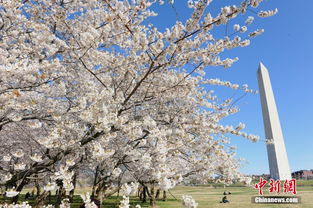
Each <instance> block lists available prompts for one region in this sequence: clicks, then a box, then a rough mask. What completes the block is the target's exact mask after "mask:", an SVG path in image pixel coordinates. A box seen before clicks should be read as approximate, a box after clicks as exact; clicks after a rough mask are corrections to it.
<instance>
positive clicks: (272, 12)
mask: <svg viewBox="0 0 313 208" xmlns="http://www.w3.org/2000/svg"><path fill="white" fill-rule="evenodd" d="M277 12H278V9H277V8H276V9H274V10H268V11H261V12H259V13H258V16H259V17H270V16H273V15H275V14H277Z"/></svg>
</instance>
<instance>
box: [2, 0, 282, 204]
mask: <svg viewBox="0 0 313 208" xmlns="http://www.w3.org/2000/svg"><path fill="white" fill-rule="evenodd" d="M162 3H163V1H156V0H132V1H128V0H124V1H118V0H110V1H109V0H101V1H98V0H97V1H96V0H88V1H86V0H73V1H66V0H54V1H48V0H38V1H28V0H23V1H7V0H4V1H2V3H1V6H0V43H1V45H0V60H1V62H0V101H1V102H0V142H1V152H0V156H1V158H2V159H1V162H0V173H1V184H2V185H4V186H6V188H7V190H11V192H10V193H11V195H12V196H18V193H19V192H20V191H21V190H22V189H23V188H24V186H25V185H26V184H28V183H31V179H32V178H36V180H40V183H41V184H42V185H43V187H44V189H43V190H44V191H43V196H46V195H47V193H48V192H49V191H52V190H55V189H56V188H57V187H58V188H59V190H63V191H67V192H69V191H71V190H73V188H74V185H73V183H72V182H73V178H74V177H75V174H76V173H79V171H82V170H83V169H86V168H87V169H89V170H92V171H95V176H94V177H95V183H94V190H93V193H92V195H96V197H97V198H98V199H101V200H102V199H103V197H104V196H105V192H107V193H108V192H110V191H112V190H113V189H115V188H116V187H118V189H120V188H121V189H126V190H127V186H132V187H133V188H134V187H137V185H136V186H135V185H134V184H135V183H139V184H140V185H141V186H142V187H145V188H146V190H147V194H148V195H149V197H150V204H151V206H154V205H155V188H156V187H158V188H161V189H162V190H168V189H170V188H173V187H174V186H175V185H176V184H178V183H180V182H182V181H185V182H188V181H191V180H196V181H198V182H206V181H207V180H208V179H210V178H212V177H213V176H214V175H219V176H220V180H221V181H223V182H225V183H230V182H231V181H233V180H238V179H245V178H244V177H243V175H242V174H240V173H239V171H238V169H239V167H240V162H239V161H238V160H237V159H236V158H235V153H234V151H233V149H232V148H229V146H228V143H229V139H228V138H227V134H233V135H238V136H242V137H245V138H247V139H249V140H251V141H257V140H258V137H257V136H255V135H252V134H247V133H245V132H243V131H242V129H244V124H242V123H239V124H238V125H237V126H235V127H233V126H231V125H227V126H223V125H221V123H220V121H221V120H222V119H223V118H224V117H227V116H230V115H232V114H235V113H237V112H238V111H239V109H238V107H236V106H235V105H234V101H233V99H231V98H229V99H226V100H219V99H218V98H217V95H215V93H214V92H213V91H212V90H210V87H211V86H212V85H218V86H224V87H228V88H232V89H234V90H241V91H242V92H243V93H252V92H253V90H251V89H249V88H248V86H247V85H242V86H240V85H238V84H234V83H231V82H229V81H222V80H220V79H217V78H207V76H206V68H207V67H209V66H223V67H225V68H228V67H230V66H231V65H232V64H233V63H234V62H236V61H237V60H238V58H237V57H234V58H226V59H222V58H221V54H222V53H223V51H224V50H227V49H232V48H236V47H245V46H248V45H249V44H250V40H251V38H253V37H255V36H257V35H259V34H261V33H263V32H264V30H263V29H259V30H256V31H251V32H250V33H248V27H249V25H250V24H252V22H253V19H254V17H253V16H248V17H247V20H246V21H245V22H244V23H241V25H240V24H239V22H236V24H234V27H233V29H234V31H233V33H231V34H227V36H226V37H215V36H213V33H212V32H211V31H212V30H213V28H214V27H221V26H222V25H226V24H227V25H228V23H230V21H234V20H233V19H234V18H236V17H237V16H239V15H245V14H246V11H247V10H248V9H254V8H256V7H258V5H259V3H261V0H244V1H243V2H242V3H241V4H240V5H237V6H235V5H233V6H225V7H223V8H222V9H221V12H220V13H219V14H218V15H217V16H212V15H211V14H210V13H209V12H206V10H205V9H206V8H207V6H208V5H209V3H211V0H198V1H192V0H189V1H188V6H189V7H190V8H191V11H192V12H191V16H190V18H189V19H188V20H187V21H186V22H180V21H177V22H176V23H175V24H174V25H173V26H172V27H171V28H167V29H166V30H165V31H163V32H162V31H160V30H158V29H157V28H156V27H155V26H153V25H151V24H147V23H146V22H145V20H147V19H149V18H157V17H155V16H157V14H156V13H155V12H154V11H153V10H152V9H151V8H152V6H153V5H157V4H162ZM170 3H173V2H172V1H170ZM256 12H257V11H256ZM275 13H277V10H269V11H260V12H259V13H258V16H259V17H268V16H272V15H274V14H275ZM254 16H256V15H254ZM129 184H130V185H129ZM131 184H133V185H131ZM125 186H126V188H125ZM123 187H124V188H123ZM8 193H9V191H8ZM59 193H61V192H60V191H59ZM88 196H89V195H88ZM125 196H127V194H126V195H125ZM16 200H17V198H15V201H16ZM125 200H126V201H127V198H125ZM59 203H61V198H60V201H59ZM64 203H65V202H64Z"/></svg>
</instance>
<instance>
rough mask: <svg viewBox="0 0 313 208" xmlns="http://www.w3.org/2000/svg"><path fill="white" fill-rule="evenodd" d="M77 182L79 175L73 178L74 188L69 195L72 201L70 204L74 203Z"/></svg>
mask: <svg viewBox="0 0 313 208" xmlns="http://www.w3.org/2000/svg"><path fill="white" fill-rule="evenodd" d="M76 181H77V173H75V174H74V176H73V186H74V187H73V189H72V190H71V191H70V193H69V200H70V202H73V198H74V193H75V188H76Z"/></svg>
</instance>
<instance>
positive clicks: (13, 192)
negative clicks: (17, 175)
mask: <svg viewBox="0 0 313 208" xmlns="http://www.w3.org/2000/svg"><path fill="white" fill-rule="evenodd" d="M18 194H19V192H18V191H15V190H14V189H11V190H9V191H6V192H5V196H6V197H15V196H16V195H18Z"/></svg>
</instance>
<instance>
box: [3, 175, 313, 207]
mask: <svg viewBox="0 0 313 208" xmlns="http://www.w3.org/2000/svg"><path fill="white" fill-rule="evenodd" d="M312 183H313V181H312V182H303V183H302V182H299V183H298V186H297V192H298V193H297V196H300V197H301V204H277V205H273V204H253V203H251V197H252V196H258V190H256V189H253V188H252V187H240V186H237V187H236V186H231V187H226V188H224V187H223V186H217V187H216V188H214V187H212V186H178V187H176V188H175V189H173V190H171V191H170V193H168V194H167V197H168V200H167V201H165V202H163V201H157V206H158V207H159V208H181V207H182V205H181V198H182V195H184V194H185V195H191V196H192V197H193V198H194V199H195V200H196V201H197V202H198V203H199V206H198V208H210V207H220V208H245V207H252V208H253V207H258V208H260V207H269V208H298V207H299V208H300V207H301V208H302V207H303V208H313V185H312ZM84 191H87V189H78V191H77V194H79V193H81V192H84ZM224 191H228V192H231V195H228V196H227V198H228V200H230V203H229V204H222V203H220V201H221V199H222V197H223V192H224ZM263 191H264V195H265V196H266V195H269V193H268V191H267V188H264V189H263ZM274 195H276V194H271V196H274ZM280 195H283V196H286V195H288V194H284V193H281V194H280ZM289 195H290V194H289ZM161 196H162V194H161ZM290 196H291V195H290ZM20 198H21V199H23V198H24V196H23V195H21V196H20ZM175 198H176V199H175ZM120 200H121V197H117V196H112V197H110V198H108V199H106V200H105V201H104V204H103V207H104V208H116V207H118V204H119V201H120ZM54 201H55V199H54V197H52V198H51V199H50V203H52V204H53V202H54ZM0 202H1V203H2V202H3V198H0ZM130 202H131V208H134V207H135V205H136V204H140V205H141V206H142V207H149V206H148V204H141V203H140V202H139V201H138V198H136V197H131V199H130ZM30 203H32V200H31V201H30ZM81 203H82V200H81V198H80V197H79V196H78V195H76V196H75V199H74V203H73V204H72V207H73V208H78V207H79V206H80V204H81Z"/></svg>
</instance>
